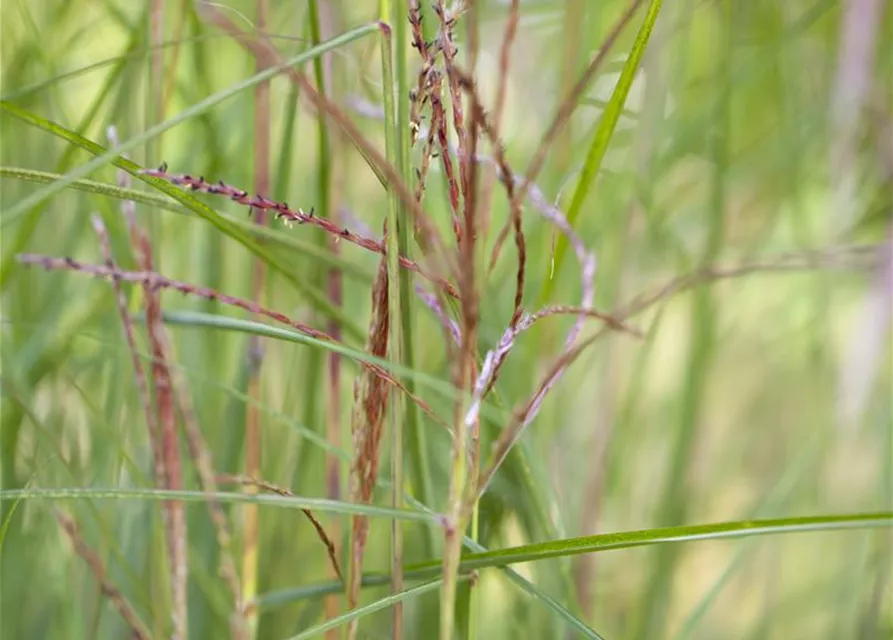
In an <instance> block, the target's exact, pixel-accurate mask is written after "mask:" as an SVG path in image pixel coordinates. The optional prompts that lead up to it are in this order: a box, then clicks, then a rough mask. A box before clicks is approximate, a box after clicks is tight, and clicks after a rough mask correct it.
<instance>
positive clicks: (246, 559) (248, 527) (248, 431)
mask: <svg viewBox="0 0 893 640" xmlns="http://www.w3.org/2000/svg"><path fill="white" fill-rule="evenodd" d="M266 23H267V0H258V3H257V28H258V29H259V30H263V29H264V28H265V27H266ZM265 66H266V65H265V64H264V63H263V62H262V60H261V58H260V57H258V58H257V63H256V70H257V71H258V72H260V71H262V70H263V69H264V68H265ZM269 187H270V85H269V83H268V82H262V83H260V84H259V85H257V87H256V88H255V90H254V191H255V193H269V192H270V189H269ZM254 221H255V223H256V224H259V225H265V224H266V223H267V216H266V211H264V210H262V209H258V210H256V211H255V212H254ZM265 277H266V274H265V269H264V264H263V262H261V261H260V260H258V259H257V258H255V259H254V264H253V270H252V278H251V292H252V299H253V300H255V301H256V302H258V303H262V298H263V289H264V280H265ZM246 357H247V359H248V396H249V397H250V398H251V400H252V402H249V403H248V407H247V415H246V423H245V475H246V476H248V477H249V478H259V477H260V459H261V441H260V410H259V406H260V395H261V393H260V391H261V390H260V383H261V377H260V373H261V365H262V363H263V345H262V343H261V341H260V338H258V337H257V336H254V335H252V336H251V338H250V339H249V341H248V353H247V354H246ZM245 491H246V492H248V493H255V492H256V491H257V489H256V487H254V486H251V485H249V486H246V488H245ZM258 516H259V514H258V510H257V505H255V504H246V505H245V507H244V511H243V534H242V535H243V537H242V602H250V601H251V600H252V599H253V598H254V596H255V595H257V580H258V538H259V534H260V527H259V522H258ZM245 623H246V626H247V634H248V637H249V638H254V637H256V636H257V626H258V617H257V611H256V610H255V609H252V610H251V611H249V612H246V614H245Z"/></svg>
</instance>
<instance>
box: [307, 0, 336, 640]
mask: <svg viewBox="0 0 893 640" xmlns="http://www.w3.org/2000/svg"><path fill="white" fill-rule="evenodd" d="M308 14H309V16H308V17H309V18H310V20H309V22H310V42H311V44H312V45H313V46H316V45H318V44H319V43H320V42H322V25H321V24H320V22H321V21H320V13H319V3H318V2H317V0H310V2H309V4H308ZM313 76H314V81H315V82H316V88H317V91H319V93H320V95H322V96H327V95H328V91H327V86H326V75H325V69H324V67H323V58H322V56H317V57H316V58H314V60H313ZM316 132H317V145H318V147H317V149H318V157H319V164H318V173H317V179H318V184H317V188H318V190H319V200H320V203H321V205H322V207H321V208H322V215H324V216H326V217H328V218H329V219H331V220H333V221H334V222H337V221H338V210H337V207H336V206H334V205H335V203H334V191H335V190H334V189H333V188H332V187H333V179H334V174H333V162H332V145H333V141H332V140H331V138H330V136H329V130H328V127H327V125H326V120H325V117H324V116H323V114H322V113H319V114H318V118H317V121H316ZM320 243H321V245H322V246H325V245H326V244H328V247H329V250H330V251H331V252H332V253H336V254H337V253H338V251H339V248H338V243H337V242H335V240H334V238H331V237H323V238H320ZM317 277H318V282H317V284H318V286H319V287H320V288H321V289H322V288H327V289H328V293H329V298H330V299H331V302H332V304H333V305H334V306H340V305H341V273H340V272H339V271H338V270H337V269H325V268H320V270H319V272H318V276H317ZM327 330H328V333H329V335H331V336H333V337H334V338H335V339H340V338H341V326H340V324H339V323H338V322H337V321H336V320H330V321H329V323H328V326H327ZM317 358H321V356H317ZM316 362H319V368H322V363H321V361H320V360H316ZM326 373H327V378H326V380H327V384H326V393H325V396H326V412H325V415H326V440H327V441H328V442H330V443H331V444H332V445H334V446H336V447H337V446H339V445H340V443H341V359H340V356H339V355H338V354H337V353H334V352H332V353H329V355H328V367H327V372H326ZM325 474H326V495H328V497H329V498H331V499H332V500H340V499H341V475H340V474H341V468H340V464H339V461H338V459H337V458H336V457H335V456H334V455H332V454H331V453H327V454H325ZM330 526H331V527H332V529H331V535H332V539H333V540H336V541H337V540H341V535H340V531H339V527H338V526H337V525H336V524H335V523H334V522H333V523H332V524H331V525H330ZM336 544H337V543H336ZM325 613H326V618H327V619H331V618H333V617H335V616H337V615H338V598H337V596H335V595H332V596H328V597H327V598H326V599H325ZM326 637H327V638H328V639H329V640H335V638H336V637H337V633H336V632H335V631H334V630H332V631H330V632H328V633H327V634H326Z"/></svg>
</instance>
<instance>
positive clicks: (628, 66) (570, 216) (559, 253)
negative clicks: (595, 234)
mask: <svg viewBox="0 0 893 640" xmlns="http://www.w3.org/2000/svg"><path fill="white" fill-rule="evenodd" d="M662 4H663V0H651V4H650V5H649V6H648V12H647V13H646V14H645V21H644V22H643V23H642V26H641V27H640V28H639V33H638V34H637V35H636V40H635V43H634V44H633V48H632V50H631V51H630V53H629V57H628V58H627V59H626V62H625V63H624V65H623V71H621V73H620V78H619V79H618V80H617V86H615V87H614V92H613V93H612V94H611V98H610V100H608V105H607V107H605V110H604V112H603V113H602V117H601V120H599V123H598V126H597V127H596V130H595V135H594V136H593V138H592V144H591V145H590V146H589V153H588V154H587V155H586V161H585V163H584V164H583V169H582V172H581V174H580V179H579V181H578V182H577V187H576V189H575V190H574V195H573V198H572V199H571V204H570V207H569V208H568V210H567V221H568V224H570V225H571V227H573V226H574V225H575V223H576V221H577V218H578V217H579V216H580V211H582V209H583V205H584V204H585V203H586V198H587V196H588V195H589V191H590V189H591V187H592V185H593V183H594V182H595V179H596V177H597V176H598V173H599V171H600V170H601V166H602V160H604V158H605V154H606V153H607V151H608V146H609V145H610V144H611V137H612V136H613V135H614V129H615V128H616V127H617V122H618V121H619V120H620V116H621V115H622V114H623V107H624V105H625V104H626V98H627V96H628V95H629V90H630V88H631V87H632V85H633V79H635V76H636V73H637V72H638V70H639V66H640V65H641V63H642V57H643V56H644V55H645V50H646V48H647V47H648V41H649V39H650V38H651V32H652V31H653V30H654V24H655V22H657V16H658V14H659V13H660V8H661V5H662ZM567 246H568V245H567V239H566V238H565V237H564V236H559V238H558V241H557V243H556V245H555V262H554V273H555V278H552V279H549V280H547V281H546V284H545V286H544V293H543V299H545V300H548V299H549V296H550V295H551V289H552V286H553V284H552V283H554V282H555V279H556V278H557V277H558V275H559V274H560V273H561V271H560V269H561V265H562V261H563V260H564V256H565V254H566V253H567Z"/></svg>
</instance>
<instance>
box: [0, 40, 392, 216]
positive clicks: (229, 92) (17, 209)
mask: <svg viewBox="0 0 893 640" xmlns="http://www.w3.org/2000/svg"><path fill="white" fill-rule="evenodd" d="M376 31H378V25H377V24H374V23H373V24H367V25H364V26H362V27H358V28H356V29H352V30H351V31H348V32H346V33H343V34H342V35H340V36H337V37H335V38H332V39H331V40H329V41H327V42H325V43H323V44H321V45H320V46H318V47H313V48H311V49H308V50H307V51H304V52H302V53H300V54H298V55H296V56H293V57H291V58H289V59H288V60H286V61H285V62H284V63H283V64H281V65H277V66H274V67H270V68H269V69H265V70H264V71H261V72H260V73H256V74H254V75H253V76H251V77H250V78H247V79H246V80H243V81H242V82H238V83H236V84H234V85H233V86H231V87H229V88H227V89H224V90H223V91H219V92H217V93H215V94H214V95H212V96H209V97H207V98H205V99H204V100H201V101H200V102H198V103H196V104H194V105H192V106H191V107H189V108H188V109H186V110H185V111H183V112H181V113H179V114H177V116H175V117H173V118H171V119H169V120H166V121H164V122H161V123H159V124H157V125H155V126H153V127H150V128H148V129H147V130H146V131H144V132H142V133H140V134H138V135H136V136H134V137H132V138H130V139H129V140H126V141H124V142H122V143H121V144H120V145H119V146H118V147H116V148H115V149H114V150H112V151H106V152H104V153H102V154H100V155H99V157H97V158H94V159H93V160H91V161H90V162H88V163H86V164H84V165H82V166H80V167H78V168H77V169H75V170H74V171H71V172H69V173H68V175H66V176H65V178H64V179H63V180H60V181H59V182H55V183H53V184H51V185H49V186H48V187H46V188H44V189H41V190H40V191H38V192H37V193H35V194H32V195H31V196H29V197H28V198H25V199H24V200H22V201H20V202H19V203H18V204H16V205H15V206H13V207H11V208H10V210H9V211H7V212H6V213H5V215H4V216H3V225H4V226H5V225H6V224H7V223H8V222H9V221H10V220H14V219H15V218H16V217H18V216H20V215H22V214H23V213H24V212H26V211H28V210H29V209H30V208H31V207H34V206H36V205H38V204H40V203H42V202H45V201H46V200H47V199H48V198H50V197H51V196H53V195H54V194H56V193H59V192H60V191H61V190H62V189H64V188H65V186H66V185H67V184H68V183H69V182H70V181H72V180H76V179H78V178H83V177H85V176H87V175H88V174H90V172H92V171H94V170H96V169H98V168H100V167H102V166H105V165H106V164H109V163H110V162H112V161H113V160H114V159H115V158H117V157H118V156H120V155H121V154H123V153H126V152H128V151H130V150H131V149H135V148H136V147H138V146H139V145H141V144H143V143H145V142H148V141H149V140H152V139H154V138H156V137H158V136H159V135H160V134H162V133H164V132H165V131H168V130H169V129H173V128H174V127H176V126H177V125H179V124H182V123H183V122H184V121H186V120H188V119H189V118H193V117H195V116H198V115H201V114H202V113H204V112H206V111H208V110H209V109H211V108H212V107H214V106H216V105H218V104H220V103H221V102H223V101H224V100H227V99H228V98H231V97H233V96H235V95H236V94H238V93H240V92H242V91H244V90H246V89H250V88H252V87H254V86H256V85H258V84H260V83H262V82H264V81H266V80H269V79H270V78H273V77H274V76H276V75H278V74H279V73H281V72H282V71H283V70H284V69H288V68H290V67H293V66H296V65H300V64H303V63H305V62H309V61H310V60H313V59H314V58H316V57H317V56H321V55H323V54H324V53H327V52H329V51H333V50H335V49H337V48H338V47H341V46H343V45H345V44H348V43H350V42H353V41H354V40H357V39H359V38H362V37H364V36H367V35H369V34H370V33H375V32H376ZM0 106H2V107H3V108H4V109H7V110H10V111H11V110H12V109H10V107H12V105H11V104H10V103H9V102H7V101H5V100H4V101H0Z"/></svg>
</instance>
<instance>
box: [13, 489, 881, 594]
mask: <svg viewBox="0 0 893 640" xmlns="http://www.w3.org/2000/svg"><path fill="white" fill-rule="evenodd" d="M35 491H40V490H35ZM5 493H7V492H2V493H0V496H2V495H3V494H5ZM21 493H23V492H21V491H16V492H14V495H19V494H21ZM196 495H198V496H200V495H201V494H196ZM227 495H234V494H227ZM197 499H199V498H197ZM299 500H307V499H304V498H300V499H299ZM280 506H287V505H284V504H283V505H280ZM350 506H351V507H356V506H358V505H350ZM417 513H418V512H417ZM887 527H893V512H891V511H882V512H877V513H860V514H844V515H834V516H806V517H800V518H774V519H764V520H742V521H737V522H721V523H715V524H702V525H688V526H684V527H665V528H660V529H645V530H641V531H625V532H619V533H602V534H598V535H594V536H581V537H577V538H568V539H565V540H551V541H548V542H539V543H534V544H528V545H521V546H518V547H511V548H507V549H499V550H490V551H486V552H482V553H471V554H465V555H463V557H462V563H461V565H460V568H461V570H462V571H472V570H480V569H486V568H491V567H506V566H509V565H512V564H518V563H524V562H537V561H540V560H549V559H552V558H560V557H567V556H573V555H579V554H582V553H598V552H603V551H615V550H619V549H631V548H634V547H645V546H653V545H664V544H679V543H684V542H698V541H707V540H728V539H737V538H746V537H753V536H766V535H780V534H793V533H818V532H829V531H853V530H866V529H881V528H887ZM441 564H442V563H441V561H440V560H432V561H427V562H421V563H415V564H410V565H407V566H406V577H407V579H421V578H425V577H430V576H436V575H438V574H439V573H440V570H441ZM364 581H365V584H366V585H367V586H379V585H383V584H387V583H388V581H389V578H388V577H387V576H366V577H365V578H364ZM342 588H343V587H342V585H341V583H340V582H337V581H330V582H324V583H319V584H317V585H310V586H307V587H299V588H296V589H290V590H285V591H282V592H275V593H269V594H266V595H264V596H261V597H259V599H258V603H263V604H264V606H274V605H281V604H286V603H288V602H294V601H297V600H299V599H302V598H310V597H316V596H320V595H325V594H327V593H334V592H336V591H338V590H340V589H342ZM287 594H291V595H287ZM292 596H293V597H292Z"/></svg>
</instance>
